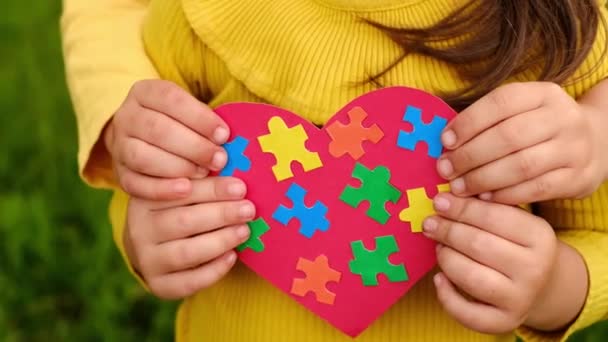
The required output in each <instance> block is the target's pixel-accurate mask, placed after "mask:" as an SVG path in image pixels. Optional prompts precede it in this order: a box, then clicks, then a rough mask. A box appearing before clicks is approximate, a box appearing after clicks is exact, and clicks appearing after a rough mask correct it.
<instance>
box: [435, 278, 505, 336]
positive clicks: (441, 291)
mask: <svg viewBox="0 0 608 342" xmlns="http://www.w3.org/2000/svg"><path fill="white" fill-rule="evenodd" d="M433 281H434V283H435V289H436V292H437V299H438V300H439V302H440V303H441V305H442V306H443V308H444V310H445V311H446V312H447V313H448V314H449V315H450V316H452V317H453V318H454V319H455V320H457V321H458V322H460V324H462V325H464V326H466V327H468V328H470V329H473V330H476V331H479V332H481V333H486V334H497V333H504V332H509V331H510V327H509V326H508V325H507V322H508V319H507V318H506V316H505V314H503V313H502V312H501V311H500V310H499V309H497V308H494V307H492V306H489V305H487V304H482V303H477V302H474V301H470V300H468V299H466V298H465V297H464V296H463V295H461V294H460V293H458V291H457V290H456V288H455V287H454V285H453V284H452V283H451V282H450V281H449V280H448V279H447V278H446V276H445V275H444V274H442V273H438V274H436V275H435V277H434V278H433Z"/></svg>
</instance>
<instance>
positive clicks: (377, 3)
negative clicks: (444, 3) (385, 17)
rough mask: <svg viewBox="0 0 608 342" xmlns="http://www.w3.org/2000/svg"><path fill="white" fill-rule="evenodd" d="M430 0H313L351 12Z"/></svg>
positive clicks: (379, 9)
mask: <svg viewBox="0 0 608 342" xmlns="http://www.w3.org/2000/svg"><path fill="white" fill-rule="evenodd" d="M428 1H432V0H373V1H370V0H314V2H317V3H319V4H320V5H323V6H325V7H330V8H334V9H339V10H343V11H352V12H377V11H389V10H394V9H401V8H405V7H408V6H413V5H418V4H420V3H423V2H428Z"/></svg>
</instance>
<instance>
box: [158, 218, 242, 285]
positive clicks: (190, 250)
mask: <svg viewBox="0 0 608 342" xmlns="http://www.w3.org/2000/svg"><path fill="white" fill-rule="evenodd" d="M248 237H249V227H248V226H247V225H246V224H243V225H237V226H233V227H226V228H222V229H218V230H215V231H212V232H209V233H204V234H200V235H197V236H194V237H191V238H186V239H181V240H174V241H169V242H166V243H163V244H160V245H158V246H157V253H156V256H157V257H156V259H153V260H152V262H154V263H155V265H156V268H157V270H158V271H159V272H160V274H165V273H171V272H178V271H184V270H187V269H190V268H193V267H196V266H198V265H201V264H203V263H206V262H208V261H210V260H213V259H215V258H217V257H219V256H220V255H222V254H224V253H226V252H227V251H230V250H233V249H234V248H236V247H237V246H238V245H240V244H242V243H243V242H245V241H247V238H248Z"/></svg>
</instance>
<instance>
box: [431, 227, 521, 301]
mask: <svg viewBox="0 0 608 342" xmlns="http://www.w3.org/2000/svg"><path fill="white" fill-rule="evenodd" d="M423 228H424V235H426V236H427V237H429V238H431V239H433V240H435V241H437V242H438V243H440V244H442V245H445V246H448V247H450V248H452V249H454V250H456V251H458V252H459V253H462V254H464V255H466V256H467V257H469V258H471V259H473V260H475V261H476V262H478V263H480V264H482V265H485V266H487V267H489V268H491V269H493V270H497V271H499V272H501V273H503V274H504V275H505V276H507V277H509V278H511V277H512V276H513V275H514V274H516V273H517V272H518V270H519V268H518V265H519V263H517V262H516V261H517V260H515V258H514V257H513V256H515V255H522V254H524V253H523V252H524V250H523V248H524V247H522V246H520V245H517V244H514V243H512V242H510V241H507V240H505V239H502V238H500V237H498V236H496V235H492V234H490V233H488V232H486V231H484V230H481V229H479V228H476V227H473V226H470V225H467V224H464V223H460V222H454V221H452V220H448V219H445V218H442V217H440V216H434V217H429V218H427V219H426V220H425V221H424V224H423ZM450 279H451V278H450ZM480 299H481V298H480Z"/></svg>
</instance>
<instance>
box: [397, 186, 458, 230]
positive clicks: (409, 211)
mask: <svg viewBox="0 0 608 342" xmlns="http://www.w3.org/2000/svg"><path fill="white" fill-rule="evenodd" d="M437 190H439V192H448V191H450V185H449V184H441V185H438V186H437ZM407 199H408V202H409V207H408V208H406V209H403V210H402V211H401V212H400V213H399V220H401V221H403V222H409V223H410V227H411V230H412V232H414V233H422V221H424V219H425V218H427V217H429V216H432V215H433V214H435V209H434V208H433V200H432V199H430V198H429V197H428V196H427V195H426V190H424V188H417V189H410V190H407Z"/></svg>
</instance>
